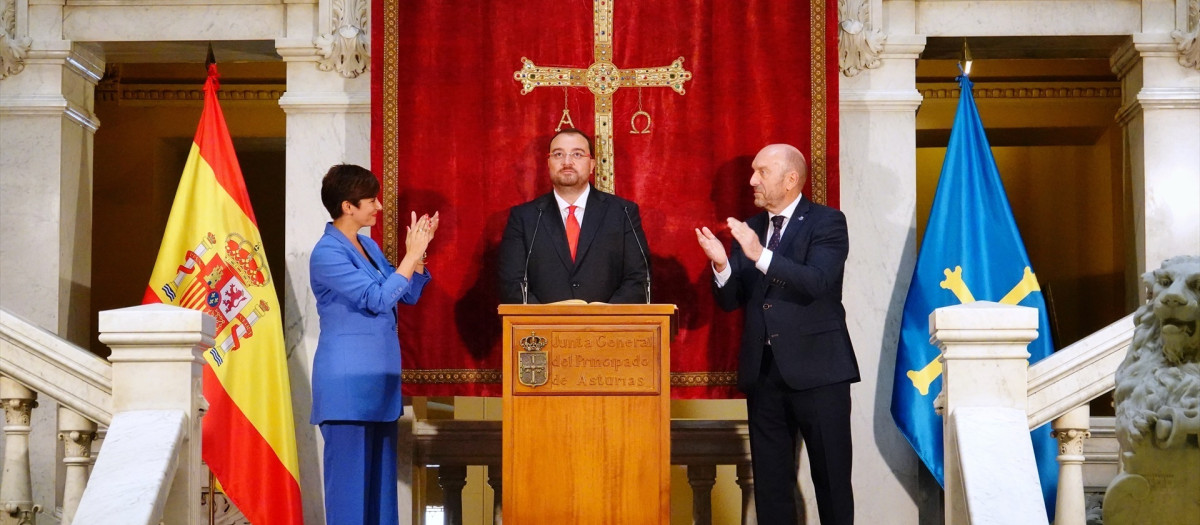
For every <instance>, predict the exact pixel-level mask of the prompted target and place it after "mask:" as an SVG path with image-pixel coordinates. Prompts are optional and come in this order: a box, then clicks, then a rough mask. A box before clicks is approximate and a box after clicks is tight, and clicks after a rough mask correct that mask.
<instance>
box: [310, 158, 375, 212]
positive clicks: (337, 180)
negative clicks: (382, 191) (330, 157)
mask: <svg viewBox="0 0 1200 525" xmlns="http://www.w3.org/2000/svg"><path fill="white" fill-rule="evenodd" d="M377 195H379V179H377V178H375V174H374V173H371V170H368V169H367V168H364V167H362V166H356V165H354V164H337V165H335V166H333V167H331V168H329V171H327V172H325V178H323V179H321V204H324V205H325V209H326V210H329V216H330V217H331V218H334V219H337V218H338V217H341V216H342V203H343V202H345V201H350V204H353V205H354V206H358V202H359V201H361V200H363V199H371V198H374V197H375V196H377Z"/></svg>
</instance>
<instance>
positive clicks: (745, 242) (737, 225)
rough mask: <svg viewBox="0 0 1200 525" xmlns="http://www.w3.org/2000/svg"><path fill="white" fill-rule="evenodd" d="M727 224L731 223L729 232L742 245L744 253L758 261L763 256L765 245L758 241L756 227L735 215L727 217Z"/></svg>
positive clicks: (752, 259) (748, 257)
mask: <svg viewBox="0 0 1200 525" xmlns="http://www.w3.org/2000/svg"><path fill="white" fill-rule="evenodd" d="M725 224H728V225H729V233H730V234H731V235H733V240H735V241H737V243H738V244H740V245H741V246H742V253H744V254H746V258H747V259H750V260H751V261H754V262H758V258H759V257H762V252H763V245H762V243H761V242H759V241H758V234H757V233H755V232H754V229H753V228H751V227H750V226H749V225H748V224H746V223H744V222H742V221H739V220H737V219H735V218H733V217H729V218H728V219H725Z"/></svg>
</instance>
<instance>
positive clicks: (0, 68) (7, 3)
mask: <svg viewBox="0 0 1200 525" xmlns="http://www.w3.org/2000/svg"><path fill="white" fill-rule="evenodd" d="M32 43H33V41H32V40H31V39H30V38H29V37H27V36H17V0H0V80H4V79H5V78H8V76H9V75H16V74H17V73H20V72H21V70H22V69H25V54H26V53H28V52H29V46H30V44H32Z"/></svg>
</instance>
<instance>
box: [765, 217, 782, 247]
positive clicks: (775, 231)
mask: <svg viewBox="0 0 1200 525" xmlns="http://www.w3.org/2000/svg"><path fill="white" fill-rule="evenodd" d="M785 220H787V217H784V216H783V215H776V216H774V217H771V225H772V226H774V228H772V230H771V239H770V240H769V241H767V249H768V250H771V251H775V248H778V247H779V236H780V233H781V232H782V231H783V221H785Z"/></svg>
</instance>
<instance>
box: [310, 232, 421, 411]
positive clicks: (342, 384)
mask: <svg viewBox="0 0 1200 525" xmlns="http://www.w3.org/2000/svg"><path fill="white" fill-rule="evenodd" d="M358 242H359V243H361V244H362V247H363V250H365V251H366V252H367V255H368V256H369V257H370V258H371V261H368V260H366V259H364V258H363V256H362V254H360V253H358V250H357V249H355V248H354V245H353V244H351V243H350V240H349V239H347V238H346V236H345V235H343V234H342V232H340V231H339V230H338V229H337V228H335V227H334V226H333V224H332V223H328V224H326V225H325V234H324V235H323V236H322V237H321V240H319V241H317V245H316V247H314V248H313V251H312V257H311V259H310V260H309V277H310V281H311V283H312V290H313V295H314V296H316V299H317V315H318V316H320V318H321V335H320V338H319V339H318V340H317V353H316V356H315V358H314V361H313V372H312V376H313V378H312V395H313V404H312V418H311V423H312V424H314V425H319V424H321V423H324V422H326V421H379V422H386V421H395V420H396V419H398V418H399V417H400V414H401V411H402V409H403V404H402V402H401V396H400V339H399V338H398V337H397V334H396V304H397V303H401V302H402V303H405V304H415V303H416V302H417V299H419V298H420V297H421V290H422V289H423V288H424V287H425V283H427V282H429V274H428V271H427V272H426V273H414V274H413V276H412V279H411V280H410V279H407V278H405V277H404V276H403V275H400V274H398V273H396V268H395V267H393V266H392V265H391V263H389V262H388V260H387V258H386V257H384V256H383V252H382V251H381V250H380V249H379V246H377V245H376V244H375V242H374V241H372V240H371V239H370V238H369V237H366V236H363V235H359V236H358ZM372 261H373V262H374V263H375V264H374V265H372V264H371V262H372ZM376 266H378V269H376Z"/></svg>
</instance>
